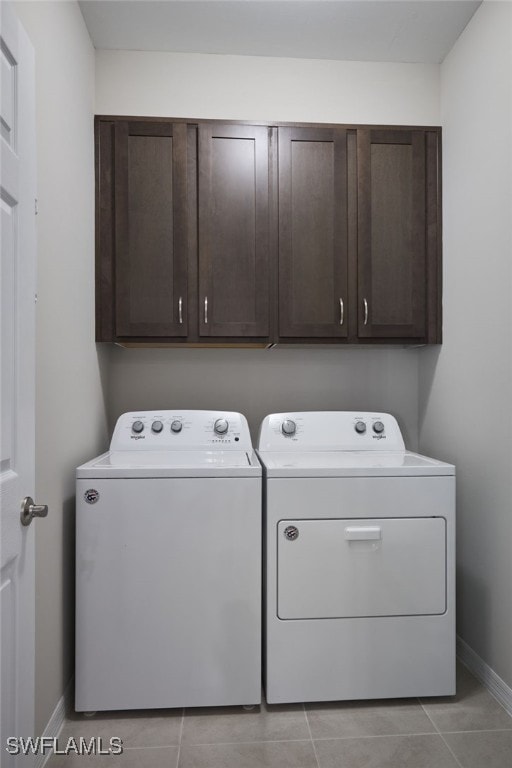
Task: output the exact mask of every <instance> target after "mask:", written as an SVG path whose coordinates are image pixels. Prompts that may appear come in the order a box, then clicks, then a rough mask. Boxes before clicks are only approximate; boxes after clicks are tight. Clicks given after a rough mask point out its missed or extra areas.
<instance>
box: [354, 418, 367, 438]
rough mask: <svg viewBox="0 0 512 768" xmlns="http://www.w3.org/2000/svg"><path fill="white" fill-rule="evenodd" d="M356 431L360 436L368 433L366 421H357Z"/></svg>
mask: <svg viewBox="0 0 512 768" xmlns="http://www.w3.org/2000/svg"><path fill="white" fill-rule="evenodd" d="M354 429H355V431H356V432H357V433H358V434H359V435H364V433H365V432H366V424H365V423H364V421H356V424H355V427H354Z"/></svg>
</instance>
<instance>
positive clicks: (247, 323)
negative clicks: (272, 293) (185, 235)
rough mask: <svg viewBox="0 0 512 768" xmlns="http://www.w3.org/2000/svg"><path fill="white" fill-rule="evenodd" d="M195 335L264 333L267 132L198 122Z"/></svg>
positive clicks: (266, 312) (266, 316) (266, 327)
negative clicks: (197, 258)
mask: <svg viewBox="0 0 512 768" xmlns="http://www.w3.org/2000/svg"><path fill="white" fill-rule="evenodd" d="M198 130H199V164H198V167H199V189H198V194H199V220H198V221H199V335H200V336H201V337H205V336H206V337H222V338H244V337H268V335H269V327H270V326H269V322H270V321H269V147H268V144H269V141H268V130H269V129H268V128H266V127H260V126H245V125H221V124H210V123H208V124H205V125H199V129H198Z"/></svg>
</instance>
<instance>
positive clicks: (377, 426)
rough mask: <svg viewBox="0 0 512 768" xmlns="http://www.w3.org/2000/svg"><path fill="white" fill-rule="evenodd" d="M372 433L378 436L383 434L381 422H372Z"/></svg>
mask: <svg viewBox="0 0 512 768" xmlns="http://www.w3.org/2000/svg"><path fill="white" fill-rule="evenodd" d="M373 431H374V432H376V433H377V434H378V435H380V434H381V432H384V424H383V423H382V421H376V422H374V424H373Z"/></svg>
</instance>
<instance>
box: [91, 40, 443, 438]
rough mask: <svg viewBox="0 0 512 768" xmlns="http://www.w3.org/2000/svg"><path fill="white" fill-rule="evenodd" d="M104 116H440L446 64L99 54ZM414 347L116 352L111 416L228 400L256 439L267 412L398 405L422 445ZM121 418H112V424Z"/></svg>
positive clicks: (388, 119) (390, 119)
mask: <svg viewBox="0 0 512 768" xmlns="http://www.w3.org/2000/svg"><path fill="white" fill-rule="evenodd" d="M96 112H97V113H98V114H125V115H155V116H157V115H159V116H161V115H167V116H174V117H203V118H220V119H223V118H226V119H228V118H231V119H253V120H276V121H277V120H290V121H292V120H297V121H311V122H329V121H332V122H348V123H357V122H363V123H364V122H367V123H394V124H401V123H404V124H416V125H421V124H428V125H436V124H438V123H439V67H437V66H426V65H415V64H381V63H372V62H342V61H317V60H303V59H278V58H265V57H252V56H215V55H209V56H206V55H198V54H180V53H148V52H140V51H139V52H137V51H97V54H96ZM417 363H418V352H417V350H412V349H409V350H401V349H398V350H397V349H340V348H337V349H327V350H326V349H315V348H312V347H309V348H303V349H273V350H269V351H260V350H219V351H217V350H216V351H209V350H147V351H142V350H122V349H116V350H114V353H113V356H112V370H111V380H110V391H109V403H110V407H109V413H110V415H111V417H112V418H113V419H114V418H115V417H116V416H118V415H119V413H121V412H122V411H124V410H128V409H134V410H137V409H140V408H152V407H157V408H164V407H169V408H171V407H183V408H185V407H188V408H230V409H233V410H240V411H242V412H243V413H245V414H246V415H247V417H248V419H249V423H250V425H251V428H252V433H253V437H254V438H255V437H256V435H257V427H258V424H259V421H260V420H261V418H262V417H263V416H264V415H265V414H266V413H269V412H272V411H280V410H291V409H304V410H318V409H322V408H333V409H334V408H347V409H348V408H356V409H368V410H372V409H382V410H390V411H392V412H394V413H395V414H396V415H397V416H398V418H399V420H400V423H401V425H402V427H403V428H404V430H405V434H406V437H407V439H408V441H409V444H410V445H411V446H412V447H415V446H416V442H417V392H418V382H417ZM111 425H112V424H111Z"/></svg>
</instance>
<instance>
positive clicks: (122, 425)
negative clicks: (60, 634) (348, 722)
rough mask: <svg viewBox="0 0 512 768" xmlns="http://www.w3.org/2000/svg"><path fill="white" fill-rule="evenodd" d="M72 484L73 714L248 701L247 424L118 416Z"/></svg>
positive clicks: (252, 624)
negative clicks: (99, 451)
mask: <svg viewBox="0 0 512 768" xmlns="http://www.w3.org/2000/svg"><path fill="white" fill-rule="evenodd" d="M76 477H77V481H76V498H77V510H76V515H77V517H76V698H75V706H76V710H77V711H96V710H121V709H144V708H158V707H198V706H219V705H230V704H233V705H234V704H241V705H252V704H257V703H259V702H260V700H261V639H260V638H261V466H260V464H259V462H258V459H257V457H256V455H255V453H254V451H253V448H252V444H251V439H250V434H249V428H248V425H247V421H246V419H245V418H244V417H243V416H242V415H241V414H239V413H232V412H224V411H222V412H220V411H151V412H148V411H145V412H137V413H125V414H124V415H123V416H121V417H120V418H119V420H118V422H117V424H116V427H115V431H114V434H113V437H112V442H111V446H110V451H109V452H108V453H106V454H103V455H102V456H99V457H98V458H96V459H94V460H92V461H90V462H88V463H87V464H84V465H83V466H81V467H78V469H77V473H76Z"/></svg>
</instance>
